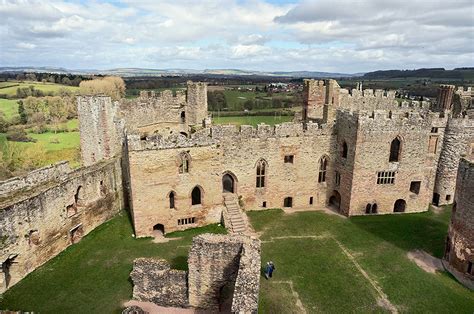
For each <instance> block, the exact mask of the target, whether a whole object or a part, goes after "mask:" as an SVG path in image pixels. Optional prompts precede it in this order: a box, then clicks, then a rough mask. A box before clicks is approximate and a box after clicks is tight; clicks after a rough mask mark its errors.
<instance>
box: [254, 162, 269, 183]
mask: <svg viewBox="0 0 474 314" xmlns="http://www.w3.org/2000/svg"><path fill="white" fill-rule="evenodd" d="M266 164H267V163H266V161H265V160H263V159H260V160H259V161H258V162H257V182H256V187H257V188H263V187H265V174H266V173H265V171H266V168H267V165H266Z"/></svg>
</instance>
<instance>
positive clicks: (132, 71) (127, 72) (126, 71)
mask: <svg viewBox="0 0 474 314" xmlns="http://www.w3.org/2000/svg"><path fill="white" fill-rule="evenodd" d="M4 72H43V73H45V72H46V73H60V74H66V73H71V74H83V75H90V74H104V75H119V76H125V77H131V76H168V75H176V76H184V75H197V74H200V75H206V74H207V75H227V76H229V75H230V76H233V75H235V76H251V75H253V76H275V77H294V78H301V77H308V78H341V77H356V76H361V75H362V73H357V74H349V73H331V72H316V71H289V72H265V71H249V70H239V69H205V70H194V69H146V68H116V69H109V70H93V69H84V70H68V69H65V68H55V67H32V66H24V67H0V73H4Z"/></svg>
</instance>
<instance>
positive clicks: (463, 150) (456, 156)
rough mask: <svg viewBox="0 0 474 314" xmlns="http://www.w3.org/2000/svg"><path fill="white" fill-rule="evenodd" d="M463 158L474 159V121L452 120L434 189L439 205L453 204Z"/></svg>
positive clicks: (447, 127) (466, 118)
mask: <svg viewBox="0 0 474 314" xmlns="http://www.w3.org/2000/svg"><path fill="white" fill-rule="evenodd" d="M461 157H468V158H472V157H474V119H470V118H468V117H464V118H450V119H449V121H448V124H447V126H446V130H445V132H444V141H443V144H442V150H441V156H440V160H439V163H438V167H437V176H436V184H435V187H434V193H436V194H437V195H435V197H434V198H436V199H439V201H437V202H435V203H437V204H438V205H444V204H451V203H452V202H453V196H454V191H455V188H456V174H457V170H458V166H459V160H460V159H461Z"/></svg>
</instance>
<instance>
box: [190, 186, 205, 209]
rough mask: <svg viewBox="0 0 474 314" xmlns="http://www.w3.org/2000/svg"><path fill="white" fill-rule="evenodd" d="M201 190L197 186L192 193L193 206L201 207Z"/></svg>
mask: <svg viewBox="0 0 474 314" xmlns="http://www.w3.org/2000/svg"><path fill="white" fill-rule="evenodd" d="M201 194H202V193H201V189H200V188H199V187H198V186H196V187H194V189H193V191H192V192H191V205H199V204H201V202H202V200H201V197H202V195H201Z"/></svg>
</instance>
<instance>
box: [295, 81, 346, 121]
mask: <svg viewBox="0 0 474 314" xmlns="http://www.w3.org/2000/svg"><path fill="white" fill-rule="evenodd" d="M339 89H340V87H339V85H338V84H337V82H336V81H335V80H325V81H316V80H313V79H306V80H304V81H303V120H305V121H308V120H309V119H311V120H319V121H320V122H323V123H325V122H327V121H328V111H329V107H331V108H332V109H334V108H333V107H337V106H338V105H339Z"/></svg>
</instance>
